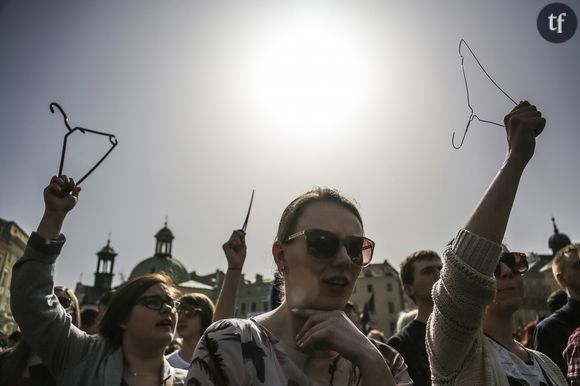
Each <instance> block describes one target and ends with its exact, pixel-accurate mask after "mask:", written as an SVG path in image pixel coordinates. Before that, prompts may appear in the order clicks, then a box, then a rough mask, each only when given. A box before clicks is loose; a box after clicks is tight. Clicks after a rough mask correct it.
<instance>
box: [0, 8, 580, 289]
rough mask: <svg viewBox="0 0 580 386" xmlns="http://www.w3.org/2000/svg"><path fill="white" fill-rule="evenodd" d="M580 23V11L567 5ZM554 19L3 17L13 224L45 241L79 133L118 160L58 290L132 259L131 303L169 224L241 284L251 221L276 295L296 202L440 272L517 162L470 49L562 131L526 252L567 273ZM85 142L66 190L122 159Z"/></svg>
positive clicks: (86, 202) (521, 212) (579, 233)
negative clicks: (41, 233) (43, 221)
mask: <svg viewBox="0 0 580 386" xmlns="http://www.w3.org/2000/svg"><path fill="white" fill-rule="evenodd" d="M564 2H565V3H568V4H569V5H570V6H571V7H572V8H574V9H575V11H576V14H577V15H578V16H580V5H579V4H578V2H575V1H564ZM546 4H548V2H546V1H539V0H511V1H505V0H495V1H485V2H484V1H463V0H461V1H460V0H456V1H445V2H432V1H400V2H395V1H360V0H357V1H354V0H353V1H312V0H308V1H272V0H264V1H183V0H181V1H145V0H139V1H125V2H121V1H117V0H115V1H91V2H89V1H78V0H74V1H73V0H71V1H50V2H47V1H26V0H24V1H23V0H18V1H16V0H13V1H10V0H4V1H0V55H1V56H0V95H1V103H0V122H1V126H0V127H1V137H0V138H1V139H0V181H1V183H0V217H2V218H4V219H7V220H12V221H16V222H17V223H18V224H19V225H20V226H21V227H22V228H23V229H24V230H25V231H27V232H31V231H33V230H34V229H36V226H37V224H38V221H39V219H40V217H41V215H42V211H43V207H44V204H43V201H42V189H43V188H44V186H45V185H46V184H47V183H48V181H49V180H50V177H51V176H52V175H54V174H56V173H57V171H58V163H59V159H60V151H61V146H62V139H63V135H64V134H65V133H66V129H65V127H64V125H63V122H62V118H61V116H60V115H56V114H55V115H52V114H51V113H50V111H49V104H50V102H53V101H55V102H59V103H60V104H61V105H62V106H63V108H64V109H65V111H66V112H67V113H68V115H69V119H70V123H71V125H72V126H82V127H86V128H90V129H95V130H100V131H104V132H110V133H114V134H115V135H116V136H117V138H118V140H119V145H118V147H117V148H116V149H115V150H114V151H113V153H112V154H111V155H110V157H109V158H108V159H106V160H105V162H104V163H103V164H102V165H101V166H100V167H99V168H98V169H97V170H96V171H95V172H94V174H93V175H91V176H90V177H89V178H88V179H87V180H86V181H85V182H83V184H82V185H81V186H82V188H83V191H82V192H81V197H80V202H79V204H78V205H77V207H76V208H75V209H74V211H73V212H72V213H71V214H70V215H69V218H68V220H67V222H66V223H65V226H64V233H65V234H66V236H67V239H68V241H67V244H66V246H65V248H64V250H63V253H62V255H61V257H60V258H59V260H58V262H57V266H56V280H57V282H58V283H60V284H64V285H67V286H74V284H75V283H76V282H77V281H78V280H79V278H80V275H81V272H82V280H83V282H84V283H86V284H92V283H93V273H94V271H95V268H96V255H95V253H96V252H97V251H98V250H100V249H101V248H102V247H103V246H104V245H105V243H106V241H107V235H108V234H109V232H110V233H111V234H112V236H111V244H112V246H113V247H114V248H115V250H116V251H117V252H118V257H117V261H116V265H115V272H116V276H115V283H118V282H119V279H120V277H121V276H120V275H119V273H122V274H123V275H124V276H125V277H128V275H129V273H130V271H131V269H132V268H133V267H134V266H135V265H136V264H137V263H138V262H139V261H140V260H142V259H144V258H147V257H150V256H152V255H153V252H154V245H155V240H154V238H153V236H154V234H155V233H156V232H157V231H158V230H159V229H160V228H161V227H162V226H163V222H164V219H165V216H168V224H169V228H170V229H171V230H172V231H173V233H174V235H175V240H174V245H173V252H174V257H176V258H178V259H179V260H181V261H182V262H183V263H184V264H185V265H186V267H187V268H188V269H189V270H190V271H191V270H195V271H197V272H198V273H202V274H205V273H210V272H212V271H214V270H215V269H216V267H219V268H222V269H223V268H225V267H226V262H225V257H224V256H223V253H222V251H221V244H222V243H223V242H224V241H225V240H226V239H227V238H228V237H229V235H230V233H231V230H233V229H234V228H239V227H241V225H242V222H243V220H244V216H245V212H246V209H247V205H248V202H249V198H250V194H251V191H252V189H256V196H255V200H254V207H253V211H252V215H251V218H250V222H249V226H248V236H247V242H248V258H247V263H246V267H245V268H244V271H245V272H246V273H247V274H248V275H250V276H251V277H253V275H254V274H255V273H263V274H264V275H266V276H271V272H272V269H273V262H272V257H271V253H270V248H271V244H272V241H273V239H274V236H275V233H276V228H277V225H278V221H279V217H280V215H281V213H282V210H283V209H284V207H285V206H286V205H287V204H288V203H289V202H290V200H291V199H292V198H294V197H295V196H296V195H297V194H299V193H302V192H304V191H305V190H307V189H309V188H311V187H312V186H315V185H320V186H331V187H336V188H338V189H340V190H341V191H343V192H344V193H345V194H346V195H347V196H350V197H354V198H355V199H356V200H357V201H358V202H359V203H360V209H361V213H362V215H363V219H364V221H365V230H366V234H367V235H368V236H369V237H371V238H372V239H374V240H375V241H376V243H377V248H376V253H375V262H381V261H383V260H384V259H388V260H389V261H390V262H391V263H392V264H394V265H398V263H399V262H400V261H401V260H402V259H403V258H404V257H405V256H406V255H407V254H408V253H410V252H412V251H414V250H416V249H423V248H430V249H435V250H437V251H441V250H442V248H443V246H444V245H445V244H446V242H447V241H448V240H449V239H450V238H451V237H453V235H454V233H455V232H456V230H457V229H458V227H460V226H461V225H462V224H463V223H464V221H465V220H466V219H467V217H468V216H469V214H470V213H471V210H472V209H473V208H474V206H475V204H476V203H477V201H478V200H479V198H480V196H481V195H482V193H483V191H484V189H485V188H486V187H487V185H488V184H489V182H490V181H491V179H492V178H493V176H494V174H495V172H496V170H497V168H498V166H499V165H500V164H501V162H502V159H503V154H504V152H505V139H504V131H503V129H502V128H501V127H496V126H490V125H482V124H477V123H474V124H473V125H472V127H471V129H470V131H469V133H468V135H467V139H466V141H465V144H464V147H463V148H462V149H461V150H454V149H452V147H451V134H452V133H453V131H454V130H456V131H457V132H458V134H460V135H461V134H462V133H463V129H464V127H465V122H466V119H467V117H468V110H467V107H466V98H465V89H464V84H463V78H462V74H461V68H460V65H459V64H460V61H459V56H458V53H457V48H458V43H459V40H460V39H461V38H465V39H466V40H467V41H468V42H469V44H470V46H471V47H472V48H473V49H474V50H475V52H476V54H477V55H478V58H479V59H480V61H481V62H482V63H483V64H484V66H485V67H486V69H487V70H488V71H489V72H490V74H491V75H492V76H493V77H494V79H495V80H496V81H497V82H498V83H499V84H500V85H501V86H502V87H503V88H504V89H505V90H506V92H508V93H509V94H510V95H511V96H512V97H513V98H514V99H515V100H516V101H519V100H522V99H528V100H530V101H531V102H532V103H534V104H536V105H537V106H538V108H539V109H540V110H541V111H542V112H543V113H544V115H545V116H546V117H547V119H548V124H547V128H546V130H545V131H544V133H543V134H542V135H541V137H540V138H539V143H538V146H537V148H536V156H535V157H534V159H533V161H532V162H531V163H530V165H529V167H528V170H527V171H526V173H525V175H524V178H523V180H522V183H521V185H520V191H519V194H518V198H517V201H516V203H515V206H514V209H513V211H512V217H511V220H510V224H509V226H508V230H507V234H506V241H507V243H508V244H509V245H510V247H511V248H512V249H514V250H523V251H536V252H548V246H547V239H548V237H549V236H550V235H551V234H552V224H551V222H550V217H551V216H552V215H554V216H555V217H556V219H557V222H558V225H559V227H560V230H561V231H563V232H565V233H567V234H568V235H569V236H570V237H571V238H572V239H573V240H575V241H578V239H579V238H580V220H579V219H580V205H579V197H580V179H579V178H578V175H579V173H578V166H579V165H580V151H579V145H580V127H579V126H580V125H579V124H578V110H579V107H580V76H579V74H578V72H579V70H578V69H579V68H580V31H577V32H576V35H575V36H574V37H573V38H572V39H571V40H569V41H568V42H565V43H561V44H553V43H549V42H547V41H545V40H544V39H543V38H542V37H541V36H540V34H539V33H538V31H537V28H536V18H537V16H538V14H539V12H540V10H541V9H542V8H543V7H544V6H545V5H546ZM470 63H473V60H472V59H471V57H466V69H467V70H468V72H469V73H468V77H469V78H470V82H471V83H470V91H471V93H472V100H473V105H474V107H475V108H476V110H477V111H480V112H481V116H483V117H486V118H488V119H491V120H495V121H497V122H502V118H503V115H504V114H505V113H506V112H508V111H509V110H510V109H511V108H512V107H513V104H512V103H511V102H510V101H509V100H508V99H506V98H505V97H504V96H503V95H502V94H501V93H499V92H498V91H497V90H496V89H494V88H493V87H492V86H491V84H490V82H488V81H487V80H486V79H485V78H484V76H483V75H482V73H481V71H479V70H475V68H474V67H473V66H471V64H470ZM107 146H108V144H107V141H106V139H104V138H99V137H96V136H91V135H89V134H85V135H82V134H75V136H74V138H72V139H71V142H70V145H69V147H70V153H69V154H67V162H66V164H65V172H67V173H69V174H71V175H73V176H77V177H78V176H80V175H81V174H82V172H83V170H86V169H87V168H88V167H90V165H91V164H92V163H93V162H94V159H95V158H98V155H99V154H101V153H102V152H104V151H106V149H107Z"/></svg>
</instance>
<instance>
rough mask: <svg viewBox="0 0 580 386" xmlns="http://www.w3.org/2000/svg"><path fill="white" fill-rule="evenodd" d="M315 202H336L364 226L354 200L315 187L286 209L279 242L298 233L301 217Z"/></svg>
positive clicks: (336, 192)
mask: <svg viewBox="0 0 580 386" xmlns="http://www.w3.org/2000/svg"><path fill="white" fill-rule="evenodd" d="M314 202H334V203H336V204H339V205H341V206H342V207H344V208H345V209H347V210H349V211H350V212H351V213H352V214H354V215H355V217H356V218H357V219H358V221H360V224H361V227H362V226H363V221H362V217H361V215H360V213H359V211H358V209H357V207H356V203H355V201H354V200H351V199H349V198H347V197H345V196H343V195H342V193H340V192H339V191H338V190H336V189H332V188H321V187H315V188H313V189H311V190H309V191H307V192H306V193H303V194H301V195H300V196H298V197H296V198H295V199H294V200H292V202H291V203H290V204H288V206H287V207H286V209H284V212H282V217H281V218H280V223H279V224H278V232H277V234H276V240H277V241H279V242H285V241H286V240H287V239H288V237H289V236H290V235H291V234H292V233H294V232H295V231H296V229H295V228H296V223H297V222H298V219H300V216H301V215H302V213H304V210H305V208H306V207H307V206H308V204H311V203H314Z"/></svg>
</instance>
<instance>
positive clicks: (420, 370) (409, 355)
mask: <svg viewBox="0 0 580 386" xmlns="http://www.w3.org/2000/svg"><path fill="white" fill-rule="evenodd" d="M426 331H427V324H425V323H423V322H420V321H418V320H413V321H412V322H411V323H409V324H407V325H406V326H405V327H404V328H403V329H401V331H399V332H397V333H396V334H395V335H393V336H392V337H391V338H390V339H389V340H388V342H387V344H388V345H389V346H391V347H393V348H394V349H395V350H397V351H398V352H399V353H400V354H401V355H402V356H403V358H404V359H405V363H407V366H408V368H409V375H410V376H411V379H412V380H413V382H414V384H415V385H416V386H431V371H430V370H429V357H428V356H427V349H426V348H425V334H426Z"/></svg>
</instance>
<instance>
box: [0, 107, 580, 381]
mask: <svg viewBox="0 0 580 386" xmlns="http://www.w3.org/2000/svg"><path fill="white" fill-rule="evenodd" d="M504 122H505V127H506V139H507V154H506V157H505V160H504V162H503V164H502V166H501V167H500V169H499V171H498V172H497V175H496V176H495V178H494V179H493V181H492V182H491V184H490V186H489V188H488V189H487V190H486V192H485V193H484V194H483V197H482V199H481V200H480V202H479V203H478V204H477V206H476V208H475V210H474V212H473V214H472V215H471V216H470V217H469V218H468V220H467V222H466V223H465V225H463V226H462V227H459V231H458V232H457V234H456V235H455V236H454V237H453V239H452V240H451V241H450V242H449V243H447V246H446V248H445V250H444V253H443V255H442V256H440V255H439V254H438V253H436V252H434V251H430V250H419V251H417V252H414V253H412V254H411V255H409V256H408V257H407V258H406V259H405V260H404V261H403V262H402V263H401V269H400V279H401V284H402V287H403V289H404V291H405V293H406V294H407V295H408V296H409V297H410V298H411V299H412V301H413V302H414V303H415V305H416V311H415V313H413V314H410V317H409V315H406V317H407V320H406V321H405V322H401V324H400V326H399V328H398V331H397V333H396V334H394V335H393V336H391V337H388V338H387V337H386V336H385V334H384V333H382V332H381V331H377V330H373V331H370V332H369V333H368V335H367V334H365V333H363V331H362V328H361V323H360V315H359V314H358V313H357V312H356V310H353V307H352V304H350V303H349V299H350V297H351V295H352V291H353V288H354V285H355V282H356V280H357V278H358V276H359V274H360V272H361V269H362V268H363V267H364V266H366V265H368V264H369V263H370V262H371V260H372V257H373V251H374V247H375V243H374V242H373V241H372V240H371V239H370V238H368V237H367V236H365V231H364V226H363V219H362V217H361V215H360V213H359V211H358V208H357V206H356V205H355V204H354V203H353V202H352V201H351V200H350V199H348V198H346V197H345V196H343V195H342V194H341V193H339V192H338V191H336V190H334V189H329V188H315V189H312V190H310V191H308V192H306V193H304V194H302V195H300V196H298V197H296V198H295V199H294V200H292V201H291V202H290V204H289V205H288V206H287V207H286V208H285V209H284V211H283V213H282V216H281V219H280V222H279V225H278V231H277V234H276V238H275V241H274V243H273V245H272V256H273V260H274V263H275V265H276V267H277V272H276V282H277V285H278V288H277V292H278V293H279V299H278V301H276V302H274V303H275V304H276V307H274V308H273V309H272V310H271V311H268V312H265V313H263V314H260V315H258V316H254V317H251V318H247V319H243V318H234V317H233V316H234V315H235V307H236V304H235V299H236V290H237V287H238V284H239V282H240V280H241V273H242V268H243V265H244V262H245V258H246V253H247V250H246V243H245V233H244V232H243V231H241V230H236V231H234V232H233V233H232V235H231V237H230V238H229V240H228V241H227V242H226V243H225V244H224V245H223V250H224V253H225V256H226V258H227V262H228V269H227V271H226V276H225V279H224V282H223V285H222V288H221V292H220V294H219V297H218V299H217V301H216V304H215V305H214V303H213V302H212V301H211V300H210V299H209V298H208V297H207V296H205V295H201V294H195V293H194V294H181V293H179V291H178V290H177V288H176V286H175V285H174V283H172V282H171V280H170V279H169V278H168V277H167V276H165V275H164V274H160V273H152V274H148V275H145V276H141V277H138V278H135V279H132V280H130V281H128V282H125V283H124V284H122V285H121V286H120V287H118V288H116V289H115V291H114V292H113V293H111V294H107V296H106V297H105V298H104V299H103V300H102V302H101V304H100V305H99V311H98V312H96V313H92V314H86V315H84V316H82V315H81V313H80V307H79V304H78V301H77V299H76V297H75V296H74V293H73V292H72V291H71V290H69V289H67V288H63V287H58V286H55V284H54V280H53V277H54V276H53V274H54V266H55V264H56V260H57V258H58V255H59V253H60V251H61V249H62V248H63V246H64V243H65V237H64V235H63V234H62V233H61V230H62V226H63V223H64V220H65V218H66V216H67V214H68V212H70V211H71V210H72V209H73V208H74V207H75V205H76V203H77V201H78V199H79V193H80V187H79V186H77V185H76V184H75V182H74V180H73V179H72V178H69V177H67V176H64V175H63V176H55V177H53V178H52V179H51V181H50V183H49V185H48V186H47V187H46V188H45V190H44V202H45V212H44V215H43V217H42V219H41V221H40V224H39V226H38V228H37V230H36V232H33V233H32V235H31V236H30V239H29V242H28V245H27V248H26V250H25V253H24V255H23V256H22V257H21V258H20V259H19V260H18V262H17V263H16V264H15V266H14V269H13V275H12V284H11V307H12V313H13V315H14V318H15V320H16V322H17V323H18V325H19V327H20V329H21V331H22V337H21V339H20V340H19V342H18V343H17V344H15V345H14V346H13V347H11V348H10V349H8V350H5V351H3V352H2V353H1V354H0V386H4V385H6V386H15V385H34V384H43V385H44V384H55V385H115V386H118V385H126V386H134V385H144V386H147V385H165V386H170V385H174V386H178V385H192V386H193V385H248V386H249V385H284V386H295V385H336V386H339V385H349V386H350V385H366V386H373V385H399V386H402V385H413V384H415V385H460V386H464V385H474V386H475V385H485V386H487V385H502V386H515V385H534V386H544V385H546V386H562V385H568V384H572V385H578V384H580V347H579V345H580V328H579V327H580V275H579V271H580V256H579V249H580V245H579V244H571V245H569V246H568V247H565V248H564V249H562V250H560V251H559V252H558V253H557V254H556V255H555V257H554V259H553V274H554V277H555V278H556V280H557V281H558V283H559V284H560V286H561V287H562V289H563V291H565V298H566V301H565V304H563V305H562V307H561V308H559V309H558V310H555V311H554V313H553V314H552V315H550V316H549V317H547V318H546V319H544V320H542V321H541V322H540V323H538V324H537V326H532V327H533V331H535V335H532V336H533V337H534V339H531V338H528V340H527V341H526V345H523V344H521V343H520V342H519V341H518V340H516V339H514V333H515V331H514V313H515V312H516V311H517V310H518V309H519V308H520V307H521V306H522V305H523V301H524V293H523V281H522V275H524V274H525V272H526V271H527V269H528V263H527V259H526V256H525V254H523V253H519V252H510V251H509V250H507V248H506V247H505V246H504V245H502V244H501V242H502V239H503V237H504V234H505V230H506V227H507V223H508V219H509V216H510V212H511V208H512V205H513V202H514V200H515V197H516V192H517V189H518V185H519V182H520V178H521V177H522V174H523V172H524V170H525V168H526V166H527V164H528V162H529V161H530V159H531V158H532V157H533V154H534V149H535V146H536V137H537V136H538V135H539V134H540V132H541V131H542V130H543V129H544V126H545V119H544V118H542V115H541V113H540V112H539V111H538V110H537V109H536V107H535V106H533V105H531V104H530V103H528V102H521V103H520V104H518V105H517V106H516V107H515V108H514V109H513V110H512V111H511V112H510V113H508V114H507V115H506V117H505V119H504ZM62 192H66V194H62ZM443 245H444V243H443ZM176 334H177V335H178V336H179V338H180V342H179V344H178V345H177V346H175V336H176ZM532 334H533V333H532ZM532 341H533V344H532ZM35 382H40V383H35Z"/></svg>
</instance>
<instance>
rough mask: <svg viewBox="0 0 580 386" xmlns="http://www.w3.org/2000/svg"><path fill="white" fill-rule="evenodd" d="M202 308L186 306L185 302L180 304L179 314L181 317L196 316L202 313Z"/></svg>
mask: <svg viewBox="0 0 580 386" xmlns="http://www.w3.org/2000/svg"><path fill="white" fill-rule="evenodd" d="M201 312H202V309H201V308H190V307H188V306H185V305H184V304H183V303H180V304H179V307H178V308H177V313H178V314H179V317H180V318H184V317H185V318H188V319H190V318H194V317H195V316H197V315H198V314H201Z"/></svg>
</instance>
